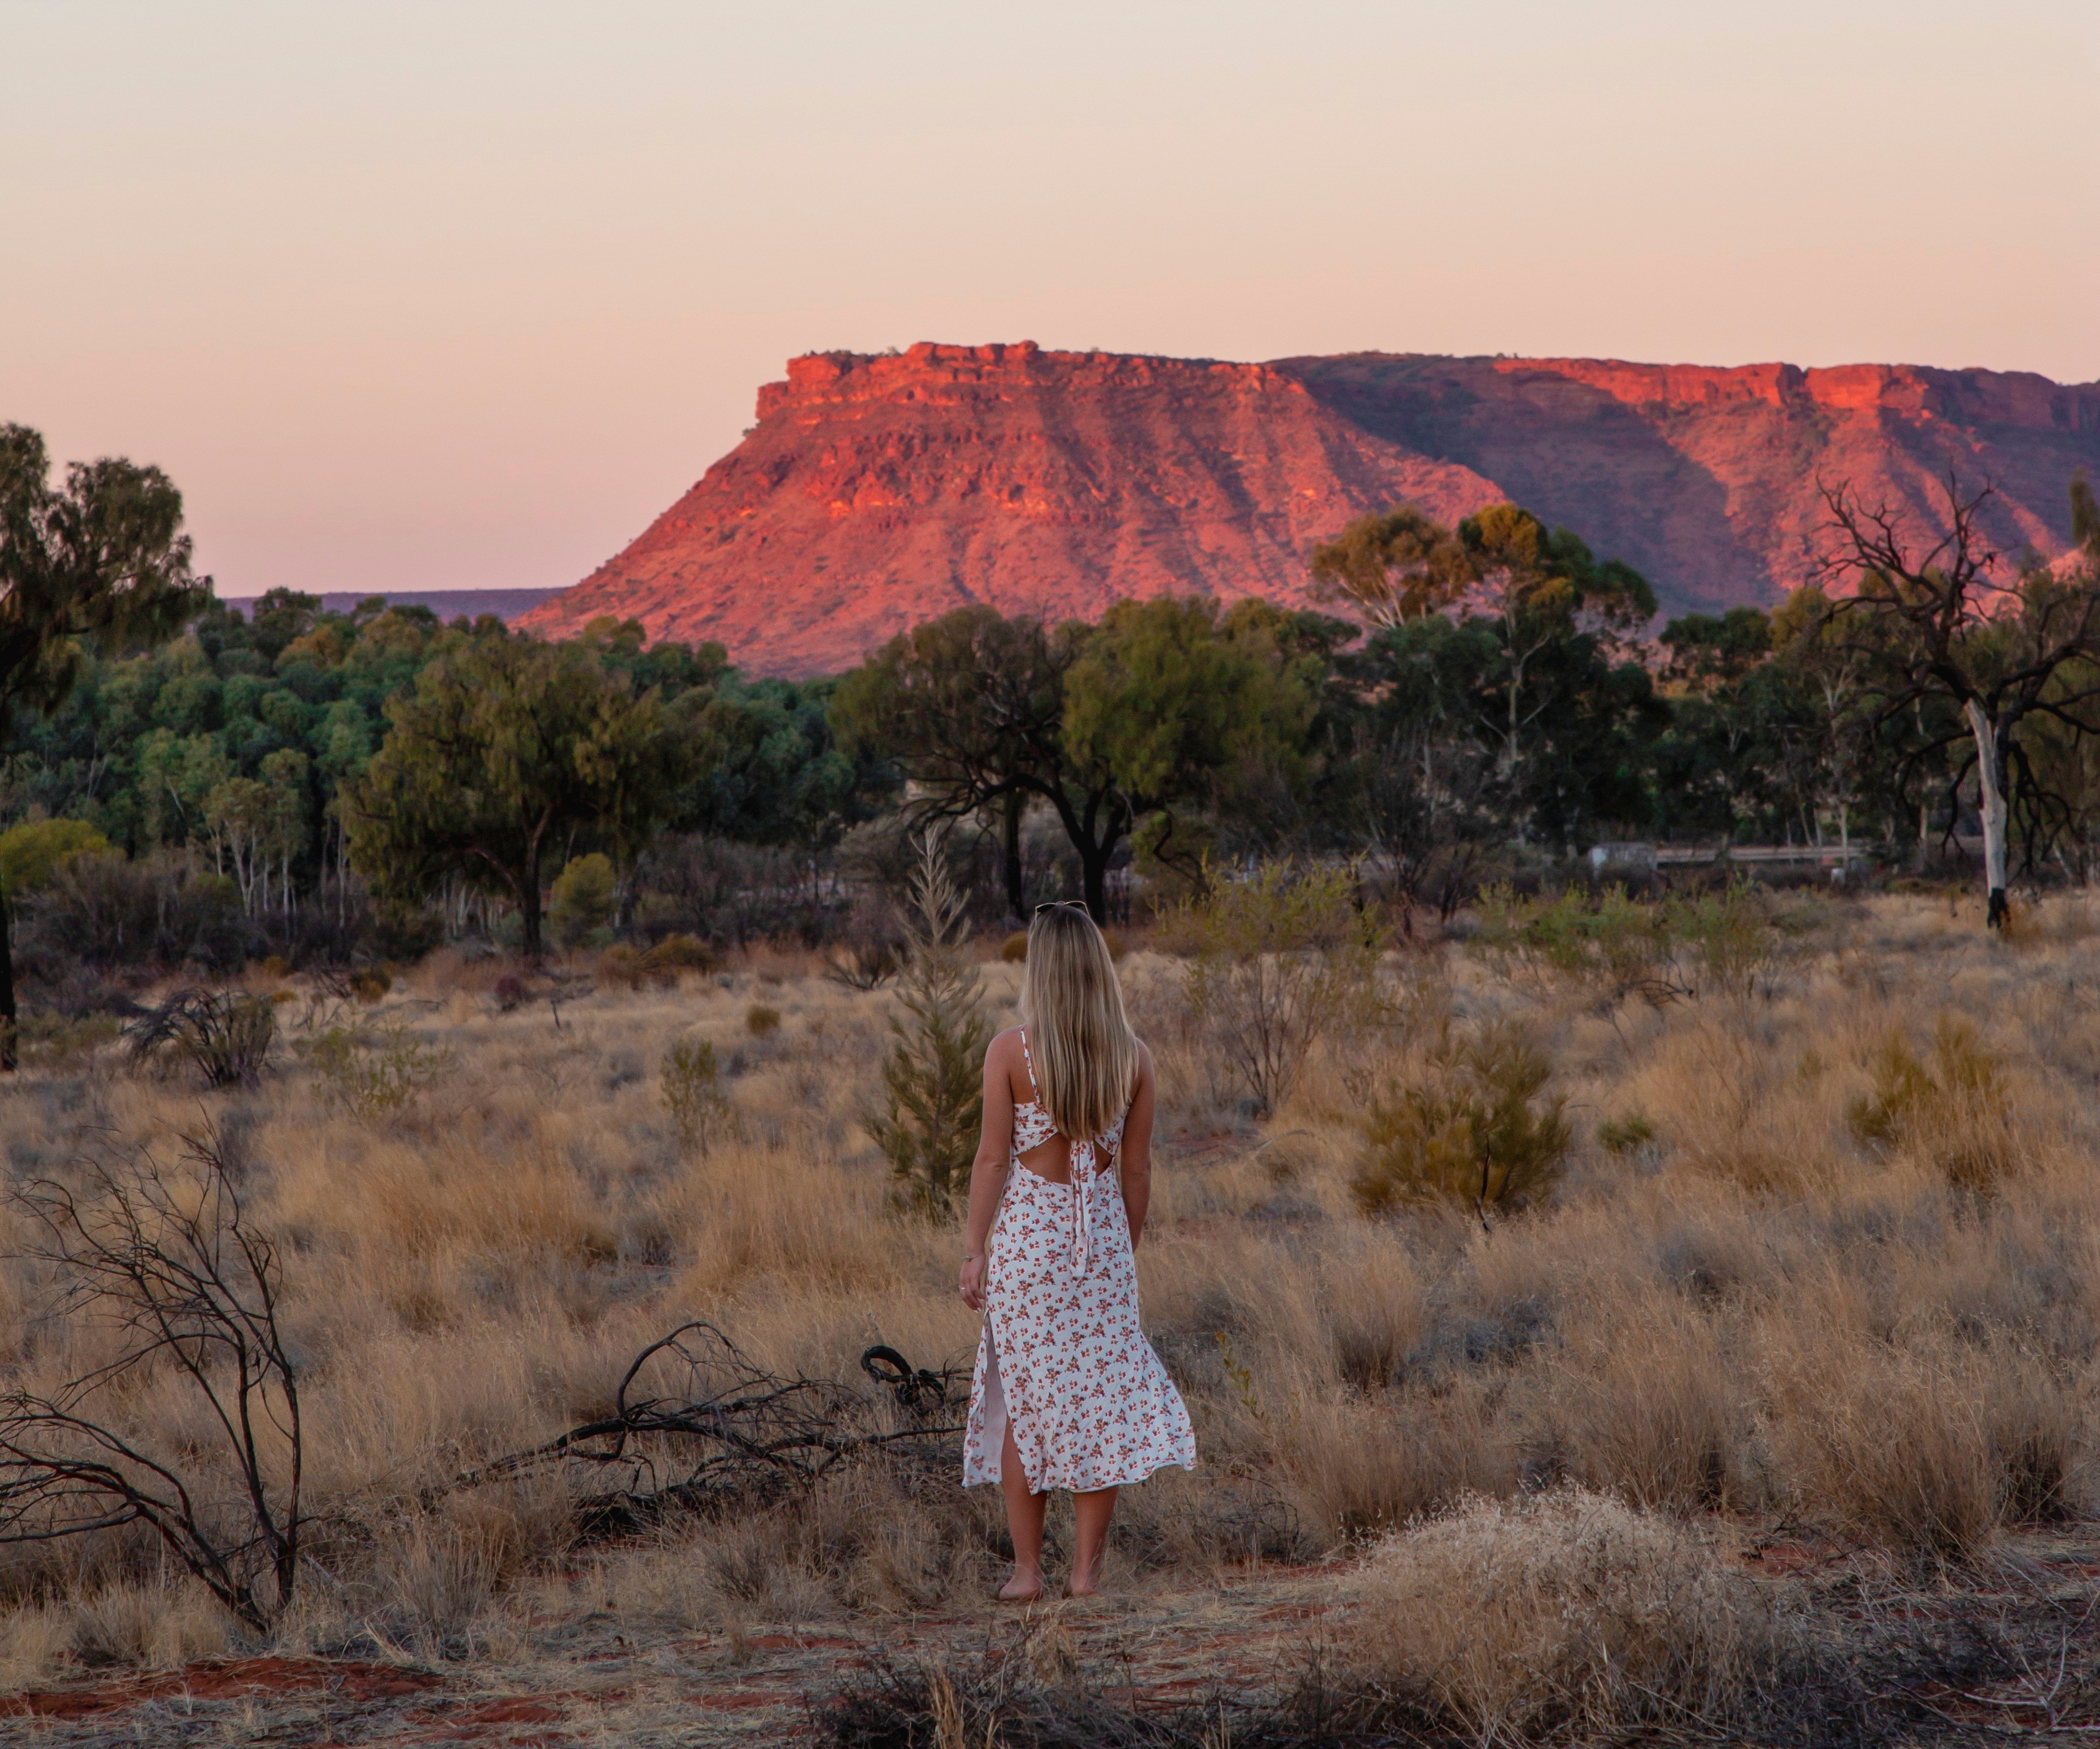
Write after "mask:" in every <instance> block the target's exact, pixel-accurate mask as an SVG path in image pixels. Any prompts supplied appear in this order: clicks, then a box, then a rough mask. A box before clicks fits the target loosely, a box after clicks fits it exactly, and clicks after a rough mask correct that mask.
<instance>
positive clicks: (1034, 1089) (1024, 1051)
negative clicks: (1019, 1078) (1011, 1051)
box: [1021, 1026, 1043, 1099]
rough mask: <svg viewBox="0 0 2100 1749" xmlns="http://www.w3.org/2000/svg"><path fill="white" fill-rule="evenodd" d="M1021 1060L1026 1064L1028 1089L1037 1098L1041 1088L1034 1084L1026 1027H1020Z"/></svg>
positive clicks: (1033, 1071)
mask: <svg viewBox="0 0 2100 1749" xmlns="http://www.w3.org/2000/svg"><path fill="white" fill-rule="evenodd" d="M1021 1061H1022V1062H1023V1063H1025V1064H1027V1065H1028V1090H1029V1091H1030V1093H1032V1094H1034V1095H1035V1097H1036V1098H1037V1099H1041V1098H1042V1097H1043V1089H1042V1088H1041V1087H1040V1086H1038V1085H1037V1084H1036V1080H1035V1058H1034V1057H1032V1056H1030V1055H1029V1054H1028V1029H1027V1028H1026V1027H1025V1026H1024V1027H1022V1028H1021Z"/></svg>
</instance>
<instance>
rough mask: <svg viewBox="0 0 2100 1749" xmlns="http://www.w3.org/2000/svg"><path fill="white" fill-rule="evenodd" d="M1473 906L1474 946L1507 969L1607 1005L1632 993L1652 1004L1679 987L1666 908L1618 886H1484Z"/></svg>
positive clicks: (1675, 992) (1680, 989) (1680, 991)
mask: <svg viewBox="0 0 2100 1749" xmlns="http://www.w3.org/2000/svg"><path fill="white" fill-rule="evenodd" d="M1674 946H1675V940H1674V934H1673V931H1672V928H1671V919H1670V914H1669V913H1668V911H1667V910H1665V908H1664V907H1662V906H1661V905H1643V904H1641V903H1639V901H1636V900H1635V898H1633V897H1632V896H1631V895H1630V894H1629V893H1628V892H1627V891H1626V888H1624V887H1623V886H1620V885H1617V884H1614V885H1612V886H1609V887H1607V888H1604V891H1603V892H1601V893H1599V894H1597V895H1595V897H1592V896H1591V895H1590V894H1589V893H1587V892H1584V891H1583V889H1582V888H1580V887H1570V888H1568V889H1567V890H1566V891H1565V892H1563V893H1561V894H1560V896H1559V897H1557V898H1553V899H1546V898H1527V897H1522V896H1521V895H1520V894H1519V893H1517V892H1515V889H1514V888H1511V887H1508V886H1500V887H1491V888H1489V889H1488V890H1487V891H1486V892H1484V893H1482V894H1481V895H1480V933H1479V935H1478V936H1476V937H1475V938H1474V947H1475V949H1476V951H1477V952H1479V953H1480V954H1485V956H1487V957H1488V958H1489V959H1492V960H1494V961H1497V962H1499V963H1501V964H1502V966H1503V967H1504V968H1505V969H1506V970H1507V971H1509V972H1510V973H1511V975H1512V976H1528V977H1529V978H1530V979H1531V980H1533V981H1534V982H1560V983H1563V984H1566V985H1571V986H1573V988H1575V989H1578V990H1580V991H1582V992H1583V993H1586V994H1587V995H1589V996H1590V998H1593V999H1594V1000H1595V1001H1597V1002H1599V1003H1602V1004H1605V1005H1608V1006H1616V1005H1617V1003H1619V1002H1622V1001H1624V1000H1625V999H1626V998H1627V997H1628V996H1634V995H1638V996H1639V997H1641V998H1643V1000H1645V1001H1647V1002H1650V1003H1652V1004H1654V1005H1656V1006H1658V1007H1659V1006H1660V1005H1661V1004H1662V1003H1664V1002H1669V1001H1670V1000H1672V999H1673V998H1675V997H1678V996H1681V995H1683V994H1684V993H1685V986H1684V984H1683V980H1681V979H1680V978H1679V976H1678V975H1677V968H1676V963H1675V961H1674V957H1673V949H1674Z"/></svg>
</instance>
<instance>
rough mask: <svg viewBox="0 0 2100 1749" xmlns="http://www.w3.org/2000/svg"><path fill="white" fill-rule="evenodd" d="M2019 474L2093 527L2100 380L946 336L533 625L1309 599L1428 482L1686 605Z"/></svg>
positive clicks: (740, 453)
mask: <svg viewBox="0 0 2100 1749" xmlns="http://www.w3.org/2000/svg"><path fill="white" fill-rule="evenodd" d="M1949 460H1952V461H1953V462H1954V463H1955V465H1957V467H1958V468H1959V469H1960V470H1961V474H1962V475H1963V477H1964V478H1965V479H1970V480H1973V479H1976V478H1981V477H1983V476H1984V475H1986V474H1988V475H1989V476H1990V477H1992V478H1995V479H1996V480H1997V481H1998V482H2000V487H2001V503H2000V504H1999V505H1998V507H1997V513H1996V519H1995V521H1994V522H1993V523H1992V533H1993V535H1994V537H1995V538H1996V539H1997V540H1999V542H2000V543H2001V545H2003V546H2004V547H2005V548H2006V549H2007V550H2008V551H2009V552H2012V553H2018V552H2019V551H2020V550H2021V549H2023V548H2025V547H2027V546H2028V545H2033V546H2035V547H2037V548H2041V549H2042V550H2044V551H2054V550H2056V549H2057V548H2059V547H2060V546H2061V545H2062V544H2063V541H2064V540H2065V539H2066V538H2067V534H2068V512H2067V504H2066V498H2065V487H2066V486H2067V482H2068V481H2069V479H2070V477H2071V473H2072V471H2073V469H2076V468H2077V467H2080V466H2086V467H2090V468H2093V469H2095V470H2096V471H2100V385H2087V386H2084V387H2080V388H2063V387H2060V386H2058V385H2056V384H2054V383H2052V382H2050V381H2048V380H2047V379H2046V378H2044V377H2031V376H2018V375H2005V374H2001V373H1997V372H1987V371H1935V370H1924V369H1917V368H1912V367H1909V366H1879V365H1859V366H1847V367H1844V368H1839V369H1835V370H1825V371H1813V370H1811V371H1802V370H1798V369H1796V368H1793V366H1791V365H1785V364H1771V365H1751V366H1746V367H1744V368H1738V369H1709V368H1703V367H1699V366H1678V365H1666V366H1665V365H1643V364H1626V363H1617V362H1614V361H1599V360H1593V359H1449V358H1434V357H1425V356H1418V355H1387V354H1360V355H1350V356H1346V357H1341V358H1332V359H1321V358H1312V359H1284V360H1280V361H1278V362H1277V363H1272V364H1232V363H1211V362H1207V361H1203V360H1192V359H1158V358H1141V357H1130V356H1124V355H1117V354H1112V353H1072V352H1045V351H1043V350H1041V349H1039V347H1037V346H1034V345H1032V344H1030V343H1027V342H1022V343H1021V344H1019V345H1014V346H975V347H970V346H936V345H933V344H930V343H928V344H922V345H920V346H914V347H913V348H912V349H911V350H910V351H909V352H907V353H903V354H901V355H889V356H884V357H879V358H869V357H863V356H861V355H854V354H847V353H827V354H818V355H812V356H810V357H806V358H801V359H794V360H792V362H791V363H789V365H788V367H787V381H785V382H781V383H770V384H768V385H766V386H765V388H763V389H762V390H760V392H759V398H758V423H757V425H756V426H755V427H754V428H753V429H752V431H751V433H750V434H749V435H748V437H746V438H745V439H744V441H743V443H741V444H739V446H738V447H737V448H736V449H735V451H733V452H731V453H730V454H729V455H728V456H724V457H723V458H722V459H721V460H720V461H718V462H717V463H716V464H715V465H713V466H712V468H710V469H708V471H707V474H705V475H704V477H703V478H701V479H700V480H699V482H697V483H696V484H695V486H694V487H692V489H691V490H690V491H688V492H687V493H686V495H685V496H683V497H682V498H681V499H680V500H678V502H677V504H673V506H672V507H671V508H670V509H668V510H667V511H665V512H664V514H663V515H662V516H660V517H659V518H657V519H656V521H655V522H654V523H652V524H651V526H649V527H648V528H647V529H646V531H643V533H642V535H641V536H640V537H639V538H638V539H637V540H635V541H634V542H633V544H632V545H630V546H629V547H628V548H627V549H626V550H625V551H624V552H623V553H620V555H619V556H618V557H615V558H614V559H613V560H611V562H609V563H607V565H605V566H602V567H600V569H599V570H598V571H596V572H594V573H593V575H591V576H589V577H588V578H586V579H585V580H584V581H583V582H582V583H580V584H577V585H576V587H575V588H572V589H569V590H567V591H565V592H563V593H562V594H561V595H559V596H557V597H554V599H553V600H551V601H548V602H546V603H545V604H544V605H542V606H540V607H539V608H538V609H536V610H535V611H534V612H533V613H532V614H531V615H529V616H528V617H527V619H526V620H525V622H524V623H525V624H526V625H527V627H528V628H531V629H532V630H535V631H537V632H540V633H542V634H543V635H547V636H562V635H565V634H567V633H568V632H573V631H576V630H577V629H580V628H581V627H582V626H583V625H584V624H585V623H587V622H588V621H589V620H590V619H593V618H594V617H596V616H597V615H601V614H615V615H620V617H623V618H630V617H631V618H638V619H641V620H642V622H643V623H644V624H645V625H646V628H648V631H649V632H650V634H651V637H656V638H664V637H673V638H678V639H681V640H685V641H698V640H700V639H706V638H712V639H715V640H717V641H721V643H723V644H726V645H728V647H729V650H730V655H731V657H732V659H735V660H736V661H738V662H739V663H743V665H745V666H746V667H749V668H752V669H754V670H757V672H767V673H787V674H807V673H814V672H825V671H828V670H832V669H836V668H840V667H845V666H848V665H849V664H850V663H853V662H854V661H857V660H858V659H859V658H860V656H861V655H862V654H864V653H865V652H866V651H867V650H870V649H872V648H873V647H874V646H875V645H877V644H879V643H880V642H881V641H883V640H884V639H885V638H886V637H889V636H891V635H892V634H893V633H894V632H899V631H902V630H903V629H904V628H906V627H907V626H910V625H911V624H914V623H917V622H918V621H920V620H921V619H928V618H930V617H932V616H933V615H937V614H940V613H944V612H946V610H949V609H950V608H952V607H955V606H961V605H963V604H964V603H966V602H969V601H989V602H990V603H991V604H992V605H994V606H996V607H998V608H999V609H1000V610H1002V611H1003V612H1006V613H1020V612H1030V613H1036V614H1040V615H1044V616H1046V617H1049V618H1053V619H1063V618H1069V617H1074V616H1077V617H1085V618H1092V617H1095V616H1097V615H1099V614H1100V613H1101V610H1103V609H1104V608H1105V607H1106V606H1108V604H1109V603H1110V602H1111V601H1116V600H1118V599H1121V598H1123V597H1130V596H1151V595H1160V594H1169V593H1176V594H1179V593H1191V592H1194V593H1204V594H1209V595H1213V596H1215V597H1219V598H1220V599H1224V600H1230V599H1232V598H1233V597H1239V596H1244V595H1263V596H1267V597H1271V598H1273V599H1275V600H1277V601H1284V602H1287V603H1290V604H1293V605H1299V606H1304V605H1310V597H1309V596H1308V593H1307V588H1306V576H1305V557H1306V553H1307V551H1308V548H1309V547H1310V546H1311V545H1312V543H1313V542H1314V541H1316V540H1321V539H1323V538H1325V537H1326V536H1328V535H1332V534H1334V533H1335V531H1337V530H1339V528H1340V527H1341V526H1343V523H1345V522H1348V520H1349V519H1350V518H1352V517H1354V516H1357V515H1360V514H1361V513H1363V512H1365V511H1366V510H1375V509H1386V508H1387V507H1388V506H1390V505H1392V504H1397V503H1400V502H1401V501H1403V500H1405V501H1409V502H1412V503H1414V504H1419V505H1421V506H1422V507H1423V508H1424V509H1427V510H1428V511H1429V512H1430V513H1432V514H1433V515H1436V516H1437V517H1439V518H1443V519H1445V520H1447V521H1448V520H1455V519H1456V518H1459V517H1462V516H1464V515H1466V514H1467V513H1469V512H1471V511H1473V510H1475V509H1479V508H1480V507H1481V506H1482V505H1484V504H1491V503H1493V502H1495V501H1496V500H1499V499H1502V498H1514V499H1515V500H1517V501H1518V502H1520V503H1521V504H1524V505H1526V506H1527V507H1528V508H1529V509H1533V510H1535V511H1537V513H1539V514H1540V515H1542V516H1543V517H1544V518H1546V520H1547V521H1549V522H1557V523H1564V524H1566V525H1567V526H1569V527H1572V528H1573V529H1575V530H1576V531H1577V532H1579V533H1580V534H1581V535H1582V536H1583V537H1584V538H1585V539H1586V540H1588V541H1589V542H1590V544H1591V545H1592V546H1593V547H1594V548H1596V549H1597V550H1598V551H1599V553H1608V554H1612V555H1614V556H1617V557H1622V558H1625V559H1626V560H1628V561H1630V562H1631V563H1633V564H1635V565H1636V566H1639V568H1640V569H1641V570H1642V571H1644V572H1646V573H1647V575H1648V577H1649V579H1651V580H1652V582H1653V583H1654V584H1655V585H1656V588H1657V593H1658V594H1659V595H1660V596H1661V598H1662V601H1663V603H1664V606H1665V611H1668V612H1681V611H1683V610H1686V609H1687V608H1692V607H1718V606H1724V605H1728V604H1732V603H1735V602H1739V601H1758V602H1763V601H1770V600H1772V599H1775V598H1776V597H1777V596H1778V595H1779V594H1780V593H1783V592H1784V591H1785V589H1787V588H1791V587H1793V585H1794V584H1798V583H1800V582H1802V581H1805V580H1807V578H1808V577H1809V576H1811V575H1813V572H1814V567H1815V555H1816V550H1817V548H1816V542H1817V533H1816V531H1817V528H1818V526H1819V525H1820V522H1821V520H1822V518H1821V514H1820V507H1819V506H1818V504H1817V500H1816V497H1815V484H1816V480H1817V478H1819V477H1820V478H1825V479H1830V480H1833V481H1834V480H1841V479H1842V480H1848V481H1850V482H1852V483H1853V484H1854V485H1855V487H1858V488H1859V489H1860V491H1862V492H1863V493H1864V496H1867V497H1868V499H1869V500H1888V501H1890V502H1892V503H1895V504H1900V505H1902V506H1904V508H1905V509H1906V510H1907V511H1908V513H1909V514H1910V515H1911V516H1912V517H1913V518H1915V519H1916V521H1917V526H1918V528H1919V529H1920V530H1923V529H1925V528H1926V527H1928V526H1931V525H1932V524H1933V523H1934V522H1935V521H1936V515H1935V505H1934V499H1933V496H1932V491H1933V486H1934V482H1935V479H1936V478H1937V477H1938V476H1939V474H1941V473H1943V471H1944V469H1945V467H1946V465H1947V464H1948V461H1949Z"/></svg>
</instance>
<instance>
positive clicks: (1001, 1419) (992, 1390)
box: [980, 1306, 1026, 1482]
mask: <svg viewBox="0 0 2100 1749" xmlns="http://www.w3.org/2000/svg"><path fill="white" fill-rule="evenodd" d="M985 1341H986V1350H987V1352H986V1360H985V1380H984V1444H983V1445H982V1447H980V1450H981V1452H982V1455H983V1456H984V1458H985V1460H986V1463H987V1464H988V1465H989V1466H990V1470H991V1479H992V1480H993V1481H995V1482H998V1481H1000V1480H1001V1479H1003V1474H1004V1470H1005V1468H1006V1390H1005V1387H1004V1386H1002V1385H1001V1384H1000V1383H999V1335H998V1333H997V1332H996V1331H995V1330H994V1329H993V1328H992V1326H991V1308H990V1306H986V1307H985ZM1023 1474H1026V1470H1025V1469H1024V1471H1023Z"/></svg>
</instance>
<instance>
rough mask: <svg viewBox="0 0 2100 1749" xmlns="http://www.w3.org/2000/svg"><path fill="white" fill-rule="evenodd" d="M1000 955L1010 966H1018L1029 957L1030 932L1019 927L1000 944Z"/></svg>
mask: <svg viewBox="0 0 2100 1749" xmlns="http://www.w3.org/2000/svg"><path fill="white" fill-rule="evenodd" d="M999 958H1001V959H1003V960H1004V961H1005V962H1006V963H1007V964H1008V965H1009V966H1017V965H1019V964H1020V963H1021V961H1023V960H1024V959H1026V958H1028V932H1027V931H1026V929H1017V930H1015V931H1014V932H1013V933H1012V935H1010V936H1008V937H1007V938H1006V939H1005V940H1004V941H1002V942H1000V943H999Z"/></svg>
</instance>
